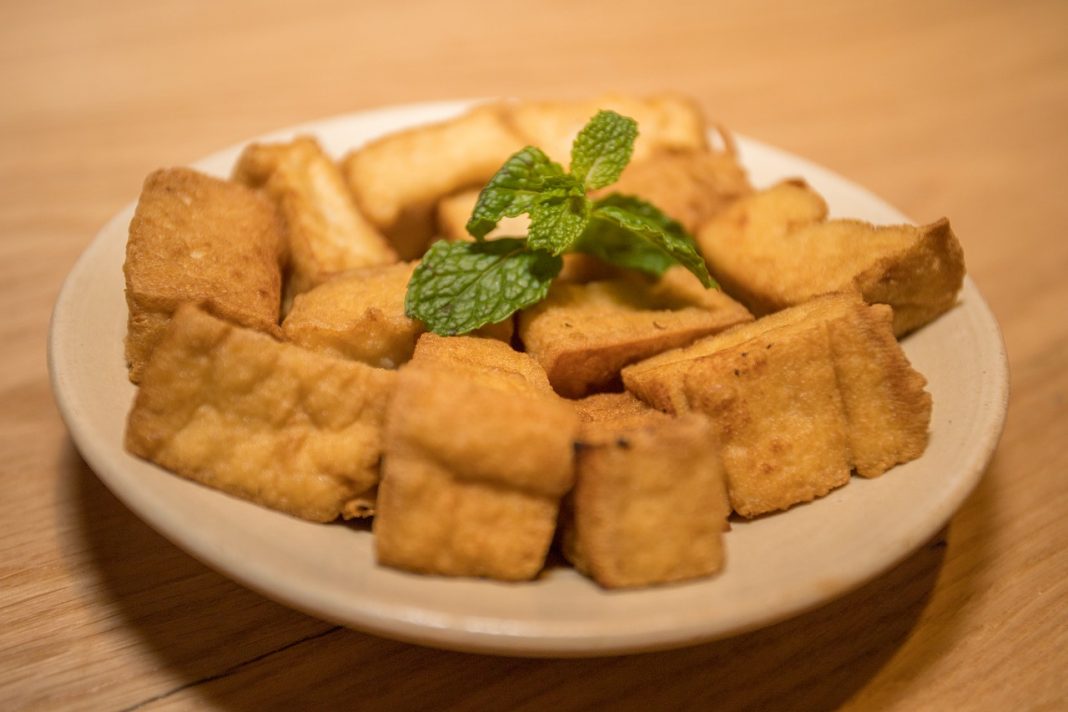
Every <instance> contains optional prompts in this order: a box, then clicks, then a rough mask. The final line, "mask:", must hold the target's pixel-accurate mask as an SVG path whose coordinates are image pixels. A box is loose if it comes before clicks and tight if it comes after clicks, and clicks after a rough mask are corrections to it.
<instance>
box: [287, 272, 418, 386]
mask: <svg viewBox="0 0 1068 712" xmlns="http://www.w3.org/2000/svg"><path fill="white" fill-rule="evenodd" d="M414 270H415V264H414V263H408V262H399V263H396V264H392V265H387V266H384V267H368V268H365V269H359V270H351V271H349V272H345V273H344V274H341V275H338V276H337V277H335V278H334V279H332V280H330V281H329V282H326V283H325V284H321V285H319V286H318V287H316V288H315V289H312V290H311V291H309V292H305V293H304V294H300V295H298V296H297V298H296V300H295V301H294V302H293V308H292V309H291V310H290V311H289V314H287V315H286V318H285V320H284V321H283V322H282V331H283V332H284V333H285V337H286V339H288V340H289V341H291V342H292V343H294V344H298V345H300V346H303V347H304V348H308V349H311V350H313V351H319V352H322V353H325V354H330V355H332V356H338V357H340V358H349V359H353V360H356V361H363V362H364V363H366V364H370V365H371V366H378V367H380V368H396V367H397V366H399V365H400V364H402V363H404V362H406V361H407V360H408V359H410V358H411V357H412V352H413V351H414V350H415V341H416V339H418V338H419V335H420V334H422V333H423V331H425V328H424V326H423V324H422V322H420V321H418V320H415V319H409V318H408V317H407V316H405V314H404V295H405V293H406V292H407V289H408V280H409V279H411V276H412V272H413V271H414Z"/></svg>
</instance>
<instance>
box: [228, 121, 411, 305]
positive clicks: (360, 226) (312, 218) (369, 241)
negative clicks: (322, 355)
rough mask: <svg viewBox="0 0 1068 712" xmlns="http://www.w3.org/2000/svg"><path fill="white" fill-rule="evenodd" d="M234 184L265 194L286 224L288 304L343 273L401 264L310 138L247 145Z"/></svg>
mask: <svg viewBox="0 0 1068 712" xmlns="http://www.w3.org/2000/svg"><path fill="white" fill-rule="evenodd" d="M234 180H236V181H237V182H239V183H242V184H244V185H247V186H249V187H251V188H258V189H261V190H263V191H264V192H265V193H266V194H267V195H268V196H269V197H270V198H271V200H273V201H274V202H275V204H276V205H277V206H278V209H279V212H280V214H281V215H282V217H283V219H284V220H285V223H286V228H287V229H286V234H287V245H288V248H289V281H288V283H287V285H286V287H287V288H286V295H287V301H290V302H291V301H292V298H293V297H294V296H295V295H297V294H300V293H302V292H306V291H308V290H309V289H311V288H312V287H314V286H316V285H319V284H322V283H323V282H325V281H327V280H328V279H330V278H331V277H332V276H334V275H336V274H338V273H339V272H343V271H345V270H349V269H355V268H359V267H369V266H373V265H384V264H390V263H392V262H396V261H397V255H396V253H395V252H394V251H393V249H392V248H391V247H390V246H389V243H388V242H386V240H385V238H384V237H383V236H382V235H381V234H380V233H379V232H378V231H377V230H376V229H375V228H374V226H372V225H371V223H370V222H368V220H367V219H366V218H365V217H364V216H363V215H362V214H361V213H360V211H359V210H358V209H357V207H356V204H355V202H354V201H353V199H352V196H351V194H350V193H349V190H348V187H347V186H346V185H345V182H344V180H343V178H342V176H341V171H340V170H338V167H337V165H336V164H335V163H334V162H333V160H331V159H330V157H329V156H327V155H326V154H325V153H324V152H323V150H322V148H321V147H320V146H319V143H318V142H317V141H316V140H315V139H314V138H311V137H310V136H301V137H298V138H296V139H294V140H293V141H290V142H288V143H276V144H252V145H250V146H248V147H247V148H246V149H245V150H244V151H243V152H242V154H241V157H240V158H239V159H238V161H237V164H236V165H235V166H234Z"/></svg>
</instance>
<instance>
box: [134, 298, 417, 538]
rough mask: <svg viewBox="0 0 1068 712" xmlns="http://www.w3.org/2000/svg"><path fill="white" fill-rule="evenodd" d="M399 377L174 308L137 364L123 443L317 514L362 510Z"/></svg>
mask: <svg viewBox="0 0 1068 712" xmlns="http://www.w3.org/2000/svg"><path fill="white" fill-rule="evenodd" d="M396 376H397V374H396V373H395V372H393V371H387V370H385V369H377V368H372V367H370V366H367V365H365V364H362V363H356V362H352V361H343V360H341V359H335V358H331V357H329V356H323V355H320V354H317V353H313V352H311V351H307V350H305V349H301V348H298V347H296V346H291V345H289V344H283V343H279V342H278V341H276V340H274V339H273V338H271V337H270V336H267V335H266V334H261V333H259V332H256V331H253V330H251V329H245V328H241V327H238V326H234V325H232V324H230V323H228V322H226V321H223V320H221V319H217V318H215V317H213V316H210V315H209V314H206V313H205V312H203V311H201V310H199V309H198V308H196V307H195V306H193V305H191V304H186V305H183V306H182V307H180V308H179V309H178V311H177V312H176V313H175V315H174V318H173V319H172V320H171V324H170V325H169V327H168V329H167V331H166V333H165V334H164V336H163V338H162V339H161V340H160V342H159V345H158V346H157V347H156V349H155V350H154V351H153V353H152V357H151V359H150V360H149V361H148V363H147V364H146V365H145V368H144V371H143V373H142V378H141V387H140V389H139V390H138V391H137V398H136V399H135V401H134V404H133V409H132V410H131V411H130V415H129V419H128V421H127V425H126V449H127V450H129V451H130V452H131V453H133V454H135V455H137V456H139V457H143V458H145V459H146V460H150V461H151V462H154V463H156V464H157V465H160V466H161V467H164V468H166V469H168V470H170V471H172V472H176V473H178V474H180V475H182V476H183V477H187V478H189V479H192V480H196V481H198V482H200V483H202V484H206V485H209V486H211V487H215V488H217V489H221V490H223V491H224V492H228V493H230V494H232V495H236V496H238V497H242V498H244V499H248V500H251V501H253V502H257V503H259V504H262V505H265V506H268V507H271V508H274V509H278V510H281V511H283V512H287V513H289V514H292V515H294V516H296V517H301V518H303V519H309V520H312V521H317V522H329V521H332V520H334V519H337V517H338V516H339V515H341V514H343V513H350V512H356V513H358V512H359V511H360V510H361V509H362V508H365V506H366V501H365V499H364V498H365V497H366V495H367V493H368V491H369V490H371V489H372V488H373V487H374V486H375V485H376V484H377V483H378V464H379V458H380V457H381V454H382V422H383V419H384V417H385V410H386V399H387V398H386V397H387V394H388V392H389V391H390V390H391V388H392V386H393V382H394V380H395V379H396Z"/></svg>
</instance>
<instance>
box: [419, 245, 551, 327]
mask: <svg viewBox="0 0 1068 712" xmlns="http://www.w3.org/2000/svg"><path fill="white" fill-rule="evenodd" d="M562 265H563V261H562V260H561V259H560V258H559V257H557V256H555V255H550V254H549V253H548V252H544V251H542V250H532V249H530V248H529V247H528V246H527V242H526V240H524V239H523V238H515V237H511V238H502V239H500V240H489V241H485V242H446V241H445V240H438V241H437V242H435V243H434V244H433V245H432V246H431V248H430V249H429V250H428V251H427V253H426V254H425V255H424V256H423V260H422V262H420V264H419V266H418V267H416V268H415V272H414V273H413V274H412V278H411V281H409V282H408V293H407V294H406V295H405V299H404V310H405V313H407V314H408V316H409V317H411V318H414V319H419V320H420V321H422V322H424V323H425V324H426V325H427V326H428V327H430V329H431V330H432V331H433V332H434V333H436V334H441V335H442V336H453V335H456V334H466V333H467V332H469V331H473V330H475V329H477V328H479V327H480V326H484V325H486V324H496V323H497V322H498V321H502V320H504V319H506V318H508V317H509V316H511V315H512V313H513V312H514V311H515V310H517V309H522V308H523V307H527V306H530V305H531V304H536V303H537V302H540V301H541V300H542V299H544V298H545V294H546V292H547V291H548V290H549V283H550V282H552V279H553V277H555V276H556V275H557V274H559V273H560V267H561V266H562Z"/></svg>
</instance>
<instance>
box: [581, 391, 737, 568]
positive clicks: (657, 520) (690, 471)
mask: <svg viewBox="0 0 1068 712" xmlns="http://www.w3.org/2000/svg"><path fill="white" fill-rule="evenodd" d="M599 398H600V397H599ZM624 407H625V406H624ZM614 410H615V408H613V407H610V408H608V409H607V411H604V410H600V406H598V411H597V412H598V414H603V415H609V416H610V417H609V420H614V419H615V417H614V414H613V411H614ZM661 416H662V417H661V419H659V420H657V421H654V422H647V423H646V424H645V425H644V426H643V427H625V426H624V427H619V425H617V426H616V427H614V428H611V426H609V429H611V430H614V432H613V435H612V437H606V438H600V439H598V440H597V441H594V442H591V443H587V444H586V445H585V446H584V447H582V448H580V450H579V452H578V455H577V461H576V467H575V488H574V490H573V491H572V493H571V495H570V496H569V497H568V500H569V501H568V505H567V507H566V510H565V511H566V516H564V517H562V520H561V529H562V531H561V541H562V543H563V550H564V553H565V556H567V558H568V560H569V561H571V562H572V563H573V564H574V565H575V566H576V567H577V568H578V569H579V570H581V571H583V572H584V573H586V574H587V575H589V576H590V577H591V578H593V579H594V580H595V581H596V582H597V583H598V584H600V585H601V586H604V587H606V588H623V587H635V586H650V585H655V584H664V583H671V582H674V581H683V580H687V579H692V578H697V577H701V576H708V575H711V574H713V573H715V572H717V571H719V570H720V569H721V568H722V567H723V543H722V534H723V531H724V529H725V528H726V521H727V515H728V514H729V513H730V509H731V508H730V505H729V504H728V501H727V490H726V487H725V485H724V479H723V472H722V468H721V466H720V460H719V453H718V451H717V447H716V437H715V433H714V431H713V429H712V426H711V424H710V423H709V421H708V420H707V419H706V418H704V417H703V416H700V415H696V414H690V415H686V416H683V417H681V418H670V417H668V416H663V415H662V414H661ZM618 422H619V421H617V423H618ZM602 424H603V425H606V426H608V425H609V421H602ZM600 432H601V433H607V432H608V430H604V429H602V430H600Z"/></svg>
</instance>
